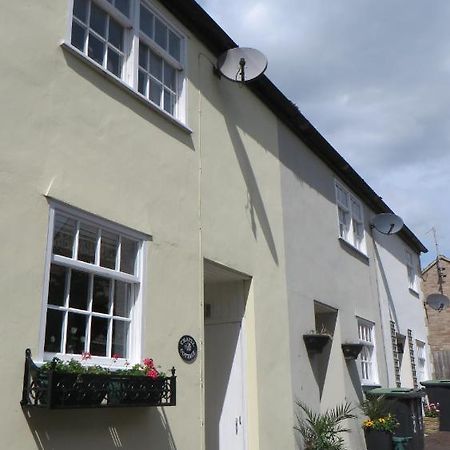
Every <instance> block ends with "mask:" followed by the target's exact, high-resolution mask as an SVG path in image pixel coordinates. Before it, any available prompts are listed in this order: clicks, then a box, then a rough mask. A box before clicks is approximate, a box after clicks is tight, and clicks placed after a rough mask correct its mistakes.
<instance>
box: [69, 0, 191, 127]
mask: <svg viewBox="0 0 450 450" xmlns="http://www.w3.org/2000/svg"><path fill="white" fill-rule="evenodd" d="M184 42H185V39H184V38H183V36H182V35H181V33H180V32H178V31H177V30H175V28H174V27H173V26H172V25H171V24H169V23H168V21H167V20H165V19H164V18H163V17H162V16H161V15H160V14H159V13H157V12H156V11H155V10H154V9H153V8H152V7H151V5H150V3H147V2H146V1H138V0H73V11H72V22H71V34H70V43H71V45H72V46H73V47H75V48H76V49H77V50H78V51H79V52H81V53H82V54H83V55H85V56H86V57H88V58H89V59H90V60H92V61H94V62H95V63H96V64H98V65H99V66H101V67H102V68H103V69H104V70H106V71H107V72H108V73H111V74H112V75H114V76H115V77H117V78H119V79H120V80H122V81H123V82H124V83H126V84H127V85H128V86H130V87H131V88H132V89H133V90H135V91H136V92H138V93H139V94H141V95H142V96H143V97H145V98H146V99H147V100H148V101H150V102H151V103H153V104H154V105H156V106H158V107H159V108H160V109H161V110H164V111H165V112H167V113H168V114H170V115H171V116H173V117H176V118H177V119H179V120H183V119H184V111H183V107H182V104H183V101H182V97H183V82H184V72H183V69H184V67H183V59H184V58H183V53H184Z"/></svg>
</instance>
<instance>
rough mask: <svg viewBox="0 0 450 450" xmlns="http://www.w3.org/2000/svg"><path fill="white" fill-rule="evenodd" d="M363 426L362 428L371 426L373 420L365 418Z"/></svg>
mask: <svg viewBox="0 0 450 450" xmlns="http://www.w3.org/2000/svg"><path fill="white" fill-rule="evenodd" d="M363 427H364V428H371V427H373V421H372V420H370V419H367V420H365V421H364V422H363Z"/></svg>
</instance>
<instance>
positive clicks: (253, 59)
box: [217, 47, 267, 83]
mask: <svg viewBox="0 0 450 450" xmlns="http://www.w3.org/2000/svg"><path fill="white" fill-rule="evenodd" d="M217 68H218V69H219V72H220V73H221V74H222V75H223V76H224V77H225V78H228V79H229V80H232V81H240V82H241V83H245V82H246V81H250V80H253V79H255V78H257V77H259V76H260V75H262V74H263V73H264V71H265V70H266V69H267V58H266V57H265V56H264V55H263V54H262V53H261V52H260V51H259V50H256V49H254V48H247V47H236V48H232V49H230V50H227V51H226V52H224V53H222V54H221V55H220V56H219V58H218V59H217Z"/></svg>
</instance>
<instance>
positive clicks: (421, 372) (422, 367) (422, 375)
mask: <svg viewBox="0 0 450 450" xmlns="http://www.w3.org/2000/svg"><path fill="white" fill-rule="evenodd" d="M416 354H417V381H418V382H421V381H425V380H426V379H427V372H426V363H427V358H426V351H425V342H421V341H416Z"/></svg>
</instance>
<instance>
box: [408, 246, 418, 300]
mask: <svg viewBox="0 0 450 450" xmlns="http://www.w3.org/2000/svg"><path fill="white" fill-rule="evenodd" d="M406 273H407V276H408V284H409V288H410V289H411V290H413V291H414V292H417V284H418V283H417V269H416V264H415V263H414V257H413V254H412V253H411V252H409V251H406Z"/></svg>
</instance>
